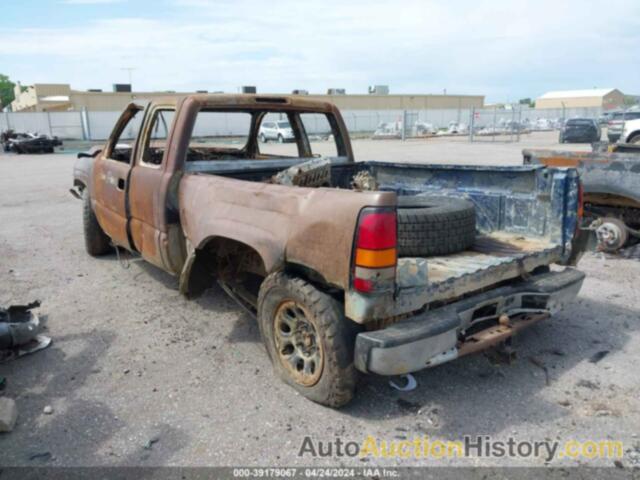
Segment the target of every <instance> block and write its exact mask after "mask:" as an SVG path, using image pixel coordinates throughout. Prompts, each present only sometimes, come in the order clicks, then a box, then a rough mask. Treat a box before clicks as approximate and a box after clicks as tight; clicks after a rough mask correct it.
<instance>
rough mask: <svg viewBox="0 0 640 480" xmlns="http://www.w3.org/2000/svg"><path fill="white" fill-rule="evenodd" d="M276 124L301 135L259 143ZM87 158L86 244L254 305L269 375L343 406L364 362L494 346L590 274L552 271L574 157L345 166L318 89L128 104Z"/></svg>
mask: <svg viewBox="0 0 640 480" xmlns="http://www.w3.org/2000/svg"><path fill="white" fill-rule="evenodd" d="M278 120H283V121H284V120H286V121H288V123H289V124H290V125H291V128H292V130H293V134H294V137H295V142H293V143H261V142H259V137H258V132H259V131H260V126H261V124H262V123H263V122H265V121H270V122H273V121H278ZM131 131H134V132H137V133H136V134H135V138H131V139H128V138H127V134H128V132H131ZM310 138H328V139H329V140H328V141H317V142H311V141H310ZM82 157H83V158H80V159H79V160H78V162H77V164H76V166H75V170H74V190H73V192H74V194H75V195H76V196H78V197H79V198H81V199H82V200H83V221H84V235H85V245H86V250H87V252H88V253H89V254H90V255H102V254H106V253H108V252H110V251H112V248H113V247H112V246H116V247H118V248H123V249H126V250H128V251H130V252H133V253H134V254H138V255H140V256H142V257H143V258H144V259H145V260H147V261H149V262H150V263H152V264H154V265H156V266H157V267H159V268H161V269H163V270H165V271H167V272H169V273H171V274H173V275H175V276H176V277H178V279H179V282H178V285H179V289H180V290H181V291H182V292H183V293H184V294H185V295H188V296H195V295H198V294H201V293H202V292H203V291H204V290H205V289H207V288H209V287H210V286H212V285H213V284H214V282H215V281H216V280H217V281H218V282H219V283H220V285H221V286H222V287H223V288H224V289H225V290H226V291H227V293H229V294H230V295H231V296H232V297H233V298H234V299H236V300H237V301H238V302H239V303H240V304H241V305H243V306H244V307H246V309H248V310H249V311H250V312H252V313H254V314H256V316H257V318H258V323H259V327H260V331H261V335H262V338H263V340H264V343H265V346H266V349H267V352H268V354H269V357H270V359H271V362H272V363H273V366H274V369H275V371H276V372H277V373H278V375H279V376H280V377H281V378H282V379H283V380H284V381H285V382H287V383H288V384H290V385H291V386H293V387H294V388H295V389H296V390H297V391H298V392H300V393H301V394H302V395H304V396H306V397H308V398H309V399H311V400H313V401H316V402H319V403H322V404H325V405H330V406H340V405H343V404H345V403H347V402H348V401H349V400H350V399H351V398H352V396H353V394H354V390H355V386H356V379H357V376H358V373H359V372H363V373H376V374H381V375H396V374H404V373H408V372H414V371H417V370H421V369H424V368H428V367H433V366H435V365H438V364H441V363H443V362H447V361H450V360H453V359H455V358H457V357H461V356H463V355H466V354H470V353H473V352H477V351H480V350H482V349H485V348H487V347H490V346H495V345H498V344H500V343H501V342H504V341H506V340H508V339H509V338H510V337H511V336H512V335H513V334H515V333H516V332H518V331H519V330H520V329H522V328H525V327H527V326H529V325H532V324H533V323H535V322H536V321H538V320H541V319H543V318H545V317H547V316H549V315H550V314H552V313H554V312H556V311H558V310H559V309H561V308H562V307H563V306H565V305H566V304H567V303H568V302H570V301H571V300H572V299H573V298H574V297H575V296H576V294H577V293H578V291H579V289H580V287H581V285H582V281H583V277H584V275H583V274H582V273H581V272H579V271H577V270H575V269H573V268H570V267H567V268H565V269H554V271H551V269H550V268H549V267H550V265H551V264H560V265H568V264H570V263H572V261H573V260H574V258H575V254H576V253H577V252H575V251H574V249H573V246H572V242H573V240H574V234H575V232H576V228H577V226H578V222H579V216H580V212H581V207H580V196H579V179H578V175H577V173H576V171H575V170H574V169H566V168H547V167H544V166H517V167H472V166H451V165H424V164H403V163H377V162H358V163H356V162H354V156H353V152H352V148H351V144H350V140H349V136H348V133H347V130H346V128H345V124H344V122H343V119H342V117H341V115H340V112H339V111H338V110H337V109H336V108H335V107H334V106H333V105H331V104H329V103H325V102H317V101H310V100H307V99H302V98H296V97H285V96H283V97H280V96H276V97H264V96H256V95H194V96H186V97H182V98H176V99H174V100H169V99H163V100H162V102H161V103H160V102H159V103H151V104H149V105H147V106H146V107H142V106H139V105H135V104H132V105H130V106H129V107H128V108H127V109H126V111H125V112H124V114H123V115H122V117H121V118H120V120H119V121H118V122H117V124H116V126H115V128H114V130H113V133H112V134H111V137H110V138H109V140H108V141H107V143H106V145H105V146H104V148H102V149H101V150H99V151H95V152H93V153H92V154H85V155H83V156H82Z"/></svg>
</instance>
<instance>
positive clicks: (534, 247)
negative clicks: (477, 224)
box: [397, 232, 562, 301]
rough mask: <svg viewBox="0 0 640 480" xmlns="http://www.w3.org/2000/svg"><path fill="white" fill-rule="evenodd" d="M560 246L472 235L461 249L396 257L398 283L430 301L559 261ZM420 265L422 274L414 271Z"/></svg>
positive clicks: (515, 236)
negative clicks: (424, 292) (422, 292)
mask: <svg viewBox="0 0 640 480" xmlns="http://www.w3.org/2000/svg"><path fill="white" fill-rule="evenodd" d="M561 257H562V249H561V248H560V247H559V246H557V245H554V244H552V243H550V242H548V241H545V240H540V239H527V238H525V237H523V236H522V235H518V234H510V233H504V232H496V233H492V234H488V235H481V236H478V237H477V238H476V241H475V243H474V245H473V247H472V248H470V249H469V250H466V251H464V252H459V253H454V254H449V255H441V256H434V257H427V258H415V257H405V258H400V259H399V260H398V278H397V280H398V287H399V288H400V289H403V290H410V289H420V290H427V291H428V292H429V293H430V295H429V296H430V298H431V301H442V300H445V299H448V298H455V297H459V296H461V295H463V294H465V293H467V292H470V291H475V290H479V289H482V288H484V287H487V286H489V285H493V284H495V283H499V282H501V281H504V280H508V279H509V278H514V277H518V276H521V275H523V274H526V273H527V272H531V271H533V270H534V269H536V268H538V267H541V266H545V265H549V264H550V263H553V262H557V261H560V259H561ZM420 264H423V265H424V267H423V268H424V269H425V270H426V277H425V276H424V275H420V274H417V271H418V270H419V269H420Z"/></svg>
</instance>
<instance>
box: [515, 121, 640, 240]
mask: <svg viewBox="0 0 640 480" xmlns="http://www.w3.org/2000/svg"><path fill="white" fill-rule="evenodd" d="M639 122H640V121H639ZM638 135H639V137H640V131H639V133H638ZM593 147H594V151H593V152H569V151H559V150H541V149H540V150H538V149H531V150H523V152H522V153H523V161H524V164H525V165H545V166H550V167H572V168H576V169H577V170H578V172H579V173H580V178H581V181H582V185H583V188H584V220H583V225H582V226H581V228H582V230H583V232H584V234H583V235H582V236H583V238H584V240H583V243H585V246H588V247H589V248H593V247H596V248H597V249H598V250H601V251H605V252H609V253H613V252H616V251H618V250H620V249H621V248H623V247H625V246H628V245H630V244H635V243H638V241H640V147H639V146H638V145H636V144H614V145H608V146H607V148H608V150H605V151H603V150H602V147H603V145H602V144H594V146H593ZM589 232H593V234H592V235H589Z"/></svg>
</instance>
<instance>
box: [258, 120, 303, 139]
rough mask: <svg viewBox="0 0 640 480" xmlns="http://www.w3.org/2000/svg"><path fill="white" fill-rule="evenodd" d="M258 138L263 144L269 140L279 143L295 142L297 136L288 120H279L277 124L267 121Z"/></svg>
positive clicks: (262, 126)
mask: <svg viewBox="0 0 640 480" xmlns="http://www.w3.org/2000/svg"><path fill="white" fill-rule="evenodd" d="M258 137H259V138H260V141H261V142H262V143H266V142H268V141H269V140H275V141H277V142H278V143H285V142H294V141H295V136H294V135H293V129H292V128H291V124H290V123H289V122H288V121H286V120H278V121H277V122H275V121H274V122H272V121H265V122H262V125H260V132H259V133H258Z"/></svg>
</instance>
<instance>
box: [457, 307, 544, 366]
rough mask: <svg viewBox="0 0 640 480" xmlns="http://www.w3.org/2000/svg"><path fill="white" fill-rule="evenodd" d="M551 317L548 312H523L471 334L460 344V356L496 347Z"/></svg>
mask: <svg viewBox="0 0 640 480" xmlns="http://www.w3.org/2000/svg"><path fill="white" fill-rule="evenodd" d="M546 318H549V314H548V313H522V314H520V315H517V316H514V317H513V318H511V319H509V322H508V323H506V324H505V323H504V322H503V323H502V324H498V325H495V326H493V327H489V328H487V329H485V330H482V331H480V332H478V333H476V334H474V335H470V336H469V337H467V338H466V339H465V341H464V342H462V343H461V344H460V345H459V346H458V357H463V356H465V355H471V354H474V353H478V352H481V351H482V350H486V349H487V348H490V347H494V346H496V345H498V344H499V343H501V342H504V341H505V340H507V339H508V338H509V337H512V336H513V335H515V334H516V333H518V332H519V331H520V330H523V329H525V328H527V327H529V326H531V325H533V324H534V323H536V322H539V321H540V320H544V319H546Z"/></svg>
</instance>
